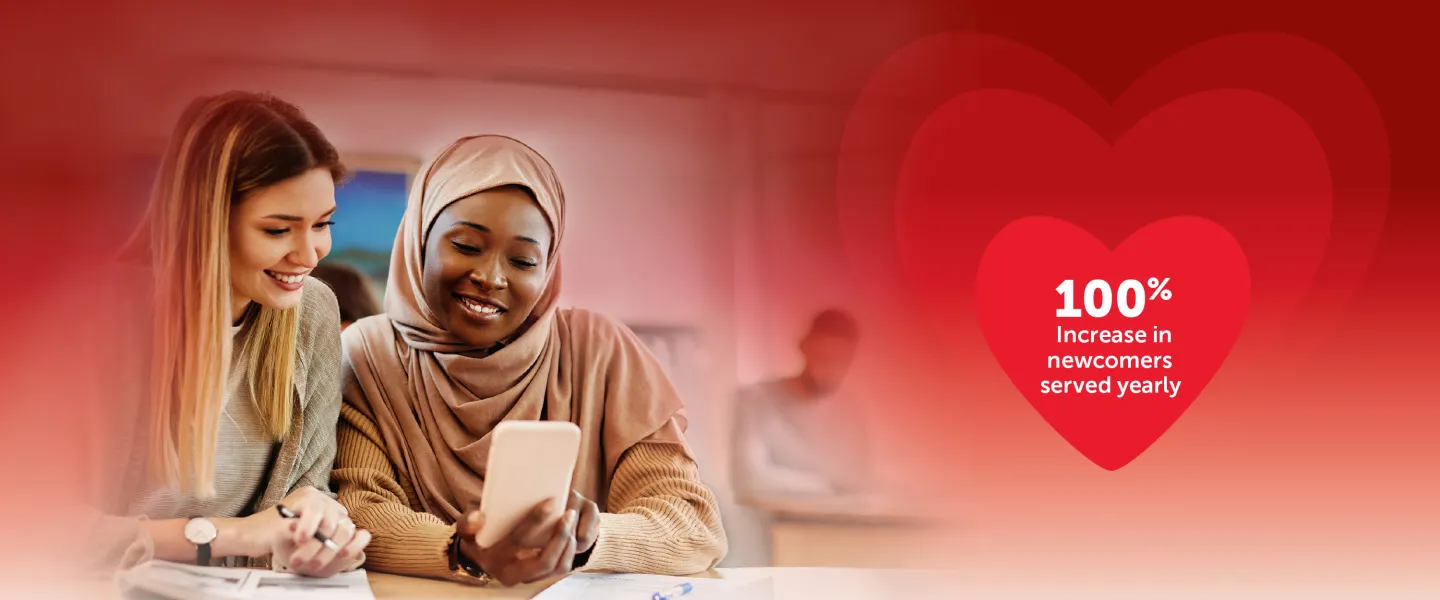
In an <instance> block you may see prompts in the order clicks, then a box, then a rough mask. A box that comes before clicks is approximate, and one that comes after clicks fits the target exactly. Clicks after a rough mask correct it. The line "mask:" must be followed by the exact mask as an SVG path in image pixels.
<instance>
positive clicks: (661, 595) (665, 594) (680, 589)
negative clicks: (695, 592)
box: [650, 583, 695, 600]
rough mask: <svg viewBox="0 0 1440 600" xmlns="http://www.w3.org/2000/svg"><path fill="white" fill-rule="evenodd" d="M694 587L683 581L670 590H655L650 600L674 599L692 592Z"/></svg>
mask: <svg viewBox="0 0 1440 600" xmlns="http://www.w3.org/2000/svg"><path fill="white" fill-rule="evenodd" d="M692 589H695V588H693V587H691V586H690V584H688V583H682V584H680V585H677V586H675V587H672V588H670V589H668V590H665V591H661V592H655V595H654V596H651V597H650V600H672V599H673V598H679V597H681V596H684V595H685V594H688V593H690V590H692Z"/></svg>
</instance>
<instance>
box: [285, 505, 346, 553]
mask: <svg viewBox="0 0 1440 600" xmlns="http://www.w3.org/2000/svg"><path fill="white" fill-rule="evenodd" d="M275 510H276V511H278V512H279V513H280V516H281V517H284V518H286V519H298V518H300V515H297V514H295V511H292V510H290V509H288V508H285V505H284V504H276V505H275ZM315 539H317V540H320V543H322V544H325V547H326V548H329V549H330V551H331V552H339V551H340V546H339V545H338V544H336V543H335V542H332V541H330V538H328V537H325V534H323V533H320V532H318V531H317V532H315Z"/></svg>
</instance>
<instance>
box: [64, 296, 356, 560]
mask: <svg viewBox="0 0 1440 600" xmlns="http://www.w3.org/2000/svg"><path fill="white" fill-rule="evenodd" d="M127 271H128V269H127ZM148 275H149V273H148V271H144V270H143V269H136V270H134V271H129V272H128V273H127V274H126V276H125V277H126V279H128V280H129V281H131V282H135V281H147V279H146V278H147V277H148ZM143 291H144V290H138V291H137V290H135V289H134V288H131V290H130V292H132V293H138V294H139V295H138V296H135V297H130V298H127V300H128V304H130V305H129V306H128V307H126V311H128V312H129V313H134V314H133V320H131V321H129V322H128V323H126V324H125V326H126V327H129V328H133V332H134V335H133V337H128V338H124V339H133V340H146V339H148V333H147V331H148V329H147V328H148V323H149V320H148V313H147V312H146V310H145V307H146V306H147V302H146V301H145V298H146V297H145V296H144V295H143ZM300 311H301V312H300V315H301V316H300V332H299V344H298V345H297V349H296V351H297V354H298V356H297V361H296V373H295V392H296V397H295V402H296V403H297V405H298V408H299V410H296V411H294V413H293V415H294V416H293V418H292V421H291V424H290V434H289V435H288V436H287V437H286V438H285V439H283V440H280V441H279V442H276V441H274V440H271V439H270V437H269V434H268V432H266V430H265V428H264V426H263V425H262V424H261V422H260V420H259V418H258V414H256V412H255V409H254V406H253V403H254V400H253V399H252V398H251V396H250V393H249V386H248V385H246V383H247V382H248V380H249V373H248V372H247V369H246V367H247V361H246V360H244V357H242V356H236V357H235V360H234V361H233V362H232V366H231V373H230V381H231V385H230V386H229V388H228V389H229V394H230V395H229V396H228V397H227V399H226V408H225V414H222V415H221V419H222V426H221V429H220V435H219V439H218V443H217V449H216V471H217V473H216V475H217V476H216V490H215V491H216V496H215V498H213V499H210V500H199V499H196V498H193V497H190V496H187V495H181V494H177V493H175V492H174V491H172V490H169V489H167V488H164V487H161V486H157V485H155V484H152V483H149V480H148V478H147V477H146V474H145V456H146V450H147V445H146V443H145V442H146V437H145V436H146V435H147V428H148V417H147V413H148V411H147V408H148V407H147V404H148V402H145V399H146V398H147V396H146V395H145V390H146V386H145V384H144V381H145V377H144V375H143V373H145V372H148V369H146V368H145V367H146V366H147V362H148V361H145V360H143V357H148V354H147V353H145V352H142V351H141V350H142V349H140V348H137V349H136V350H135V351H134V352H132V353H130V354H128V355H126V356H127V358H126V359H125V360H127V361H128V364H120V365H106V366H107V367H109V368H114V369H115V370H113V371H110V373H109V375H110V376H109V377H106V378H103V381H101V382H100V383H102V384H103V385H105V386H106V388H105V389H106V390H107V391H108V392H110V393H111V394H114V395H115V397H114V402H113V403H111V404H109V405H108V408H110V409H111V410H112V411H113V414H112V415H109V416H110V417H111V418H110V419H107V421H108V429H107V430H106V431H104V432H103V433H104V434H105V435H104V436H95V437H97V438H98V437H103V438H104V441H105V442H106V443H105V444H103V445H99V446H98V447H96V448H94V449H92V451H95V452H98V453H99V457H98V458H97V459H96V463H95V464H96V467H97V469H96V471H95V473H94V474H93V476H92V479H93V481H92V482H91V483H93V484H95V486H96V487H95V489H94V490H92V496H91V498H90V502H91V504H90V507H89V509H87V512H89V515H88V517H89V519H91V522H92V525H91V529H90V533H89V535H88V537H89V539H87V540H86V543H85V544H83V545H82V546H83V547H84V548H86V549H87V556H86V562H87V563H88V564H89V565H90V566H91V567H92V568H94V569H97V570H102V571H108V570H113V569H116V568H125V567H128V566H130V565H133V564H136V563H138V562H141V561H144V560H146V559H148V558H150V557H151V555H152V554H153V542H152V541H151V540H150V539H149V537H148V536H147V535H146V529H145V528H144V527H143V526H142V520H145V519H171V518H188V517H197V516H204V517H214V518H224V517H244V516H248V515H250V514H254V513H256V512H258V511H263V510H273V509H274V506H275V505H276V504H278V503H279V502H280V500H282V499H284V498H285V496H287V495H289V494H290V493H291V492H293V491H295V490H296V489H299V488H300V487H303V486H310V487H315V488H318V489H320V490H322V491H325V492H327V493H330V488H329V480H330V471H331V468H332V466H333V464H334V459H335V424H336V421H337V419H338V417H339V410H340V402H341V401H340V385H339V381H340V309H339V306H338V305H337V303H336V300H335V294H334V293H333V292H332V291H331V290H330V288H328V287H326V286H325V284H324V283H323V282H321V281H320V280H318V279H314V278H311V279H308V280H307V281H306V285H305V287H304V293H303V296H302V301H301V309H300ZM245 333H246V332H245V331H244V328H243V327H242V328H241V330H240V331H238V332H237V337H236V341H237V342H239V341H240V340H242V339H243V336H244V335H245ZM236 354H237V355H238V354H239V352H238V350H237V352H236ZM102 425H105V423H102ZM331 495H332V497H333V493H331ZM213 562H214V564H217V565H221V564H223V565H231V566H252V567H267V566H268V565H269V561H268V560H267V559H244V558H232V559H229V560H225V559H222V557H216V558H215V559H214V561H213Z"/></svg>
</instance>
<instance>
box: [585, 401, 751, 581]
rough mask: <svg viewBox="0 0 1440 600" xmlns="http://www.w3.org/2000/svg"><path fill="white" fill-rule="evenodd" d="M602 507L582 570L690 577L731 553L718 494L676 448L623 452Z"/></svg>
mask: <svg viewBox="0 0 1440 600" xmlns="http://www.w3.org/2000/svg"><path fill="white" fill-rule="evenodd" d="M671 426H675V425H674V423H673V422H672V424H671ZM607 504H608V507H607V508H608V511H607V512H605V513H602V514H601V515H600V527H599V531H600V535H599V537H598V538H597V539H596V541H595V547H594V549H593V550H592V552H591V555H590V560H589V562H588V563H586V565H585V567H584V568H585V569H586V570H601V571H616V572H628V573H649V574H657V575H687V574H691V573H699V572H701V571H705V570H708V569H711V568H714V567H715V565H716V564H719V562H720V560H721V559H723V558H724V557H725V553H726V552H727V551H728V548H729V542H728V540H727V539H726V537H725V529H724V527H723V525H722V524H721V522H720V510H719V508H718V503H717V502H716V500H715V495H714V493H713V492H711V491H710V488H709V487H708V486H706V485H705V484H704V483H702V482H701V481H700V470H699V467H698V466H697V465H696V464H695V461H694V460H692V459H691V458H690V457H689V456H688V455H686V454H685V451H684V449H683V448H682V447H681V446H680V445H678V444H673V443H652V442H641V443H639V444H636V445H635V446H634V447H632V448H631V449H630V450H628V451H627V452H626V453H625V455H624V456H623V457H622V458H621V460H620V463H619V464H618V465H616V468H615V476H614V478H613V479H612V480H611V482H610V493H609V497H608V499H607Z"/></svg>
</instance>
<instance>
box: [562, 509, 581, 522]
mask: <svg viewBox="0 0 1440 600" xmlns="http://www.w3.org/2000/svg"><path fill="white" fill-rule="evenodd" d="M577 518H579V515H578V514H576V512H575V509H573V508H572V509H570V510H567V511H565V524H566V525H569V524H571V523H574V522H575V519H577Z"/></svg>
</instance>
